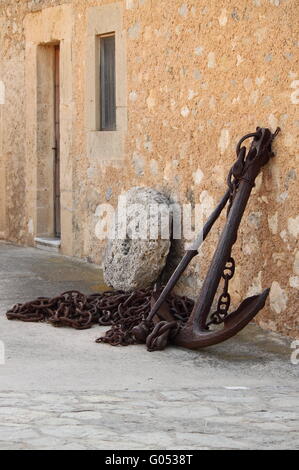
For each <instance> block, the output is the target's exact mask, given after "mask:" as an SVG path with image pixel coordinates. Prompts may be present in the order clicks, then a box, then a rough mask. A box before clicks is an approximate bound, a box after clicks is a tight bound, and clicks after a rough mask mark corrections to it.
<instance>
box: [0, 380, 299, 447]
mask: <svg viewBox="0 0 299 470" xmlns="http://www.w3.org/2000/svg"><path fill="white" fill-rule="evenodd" d="M0 399H1V408H0V421H1V427H0V449H41V448H42V449H53V448H55V449H104V450H106V449H107V450H110V449H111V450H113V449H115V450H122V449H130V450H131V449H160V450H161V449H167V450H170V449H190V450H191V449H273V448H275V449H287V448H289V449H298V448H299V432H298V429H299V420H298V391H297V390H290V389H289V388H284V387H278V388H277V389H276V390H273V389H272V388H271V389H269V388H259V389H255V390H250V389H242V390H240V389H227V388H205V389H198V390H180V391H177V390H175V391H171V390H169V391H165V392H142V391H140V392H136V391H135V392H134V391H132V390H130V391H122V392H115V391H114V392H110V391H109V392H108V391H107V392H106V394H98V393H90V392H86V393H60V394H55V393H37V392H35V393H3V392H2V393H1V394H0Z"/></svg>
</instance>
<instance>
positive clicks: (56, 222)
mask: <svg viewBox="0 0 299 470" xmlns="http://www.w3.org/2000/svg"><path fill="white" fill-rule="evenodd" d="M54 142H55V146H54V149H53V150H54V235H55V237H57V238H60V237H61V221H60V47H59V46H54Z"/></svg>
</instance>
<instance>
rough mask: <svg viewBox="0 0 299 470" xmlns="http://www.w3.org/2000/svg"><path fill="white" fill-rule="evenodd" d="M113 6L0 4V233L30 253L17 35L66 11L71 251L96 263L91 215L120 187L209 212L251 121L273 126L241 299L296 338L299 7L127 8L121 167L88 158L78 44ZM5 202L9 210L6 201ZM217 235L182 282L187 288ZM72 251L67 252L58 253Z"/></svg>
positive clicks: (240, 280) (82, 47) (247, 225)
mask: <svg viewBox="0 0 299 470" xmlns="http://www.w3.org/2000/svg"><path fill="white" fill-rule="evenodd" d="M104 3H114V2H112V1H89V0H73V1H68V2H67V1H25V0H23V1H19V2H15V1H2V2H1V6H0V25H1V31H0V48H1V55H0V81H3V82H4V84H5V88H6V101H5V105H1V104H0V113H1V114H0V116H1V119H2V121H1V124H0V132H1V137H0V142H1V144H0V149H1V152H0V172H1V183H2V185H5V191H4V192H3V191H0V197H1V200H0V232H1V234H2V236H3V237H5V238H7V239H10V240H13V241H15V242H18V243H22V244H33V240H34V235H35V223H34V217H35V216H34V214H32V210H33V209H32V208H30V207H29V206H28V205H26V204H25V203H24V201H26V192H28V191H29V189H30V188H29V187H28V186H29V185H30V183H29V182H28V181H29V179H28V178H29V176H30V172H32V173H33V172H34V167H32V166H30V165H29V167H28V165H26V161H25V159H24V155H25V144H26V108H25V101H26V97H25V96H24V94H25V92H24V90H25V79H26V77H25V33H24V27H23V25H24V18H25V16H26V15H28V14H30V12H33V11H38V10H39V9H41V8H46V7H52V6H53V7H54V6H57V5H60V4H63V5H64V4H71V5H72V7H73V15H72V18H73V19H72V21H73V24H72V38H73V39H72V71H73V73H72V90H73V91H72V106H73V108H72V121H71V123H69V125H70V126H71V135H72V138H71V142H70V148H71V158H72V170H71V177H72V193H71V198H72V208H71V215H70V217H71V224H72V233H69V234H67V236H68V239H69V238H71V243H69V242H68V243H67V245H68V246H70V247H71V254H73V255H75V256H79V257H83V258H86V259H89V260H91V261H94V262H100V261H101V258H102V253H103V246H102V243H101V242H100V241H99V240H97V238H96V236H95V224H96V222H97V219H96V217H95V212H96V208H97V206H98V205H99V204H101V203H104V202H109V203H112V204H116V202H117V197H118V195H119V193H120V190H124V191H125V190H127V189H129V188H130V187H132V186H152V187H154V188H156V189H158V190H160V191H163V192H165V193H167V194H168V195H169V196H171V197H172V199H173V200H175V201H178V202H180V203H188V202H191V203H192V204H195V203H198V202H201V203H202V204H203V205H204V206H205V207H206V208H207V210H209V208H212V207H213V205H214V204H215V203H216V201H217V200H218V199H219V198H220V197H221V195H222V193H223V191H224V190H225V177H226V173H227V171H228V169H229V168H230V166H231V164H232V161H233V159H234V158H235V155H234V148H235V144H236V142H237V141H238V139H239V138H240V136H242V135H243V134H245V133H247V132H249V131H252V130H254V129H255V127H256V126H263V127H270V128H271V129H272V130H274V129H275V128H276V126H277V125H279V126H280V127H281V129H282V132H281V134H280V136H279V137H278V138H277V140H276V142H275V146H274V149H275V152H276V154H277V157H276V158H275V159H274V160H273V161H272V162H271V163H270V164H269V165H268V166H267V167H266V168H265V169H264V171H263V174H262V175H261V177H260V178H259V181H258V184H257V187H256V188H255V189H254V191H253V196H252V198H251V201H250V203H249V206H248V208H247V212H246V214H245V217H244V220H243V224H242V228H241V231H240V236H239V241H238V242H237V244H236V247H235V250H234V254H235V257H236V259H237V260H238V269H237V273H236V277H235V279H234V281H233V285H232V291H233V292H232V293H233V300H234V303H235V304H238V303H239V302H240V301H241V299H242V298H243V297H244V296H246V294H251V293H256V292H260V291H261V290H262V288H263V287H267V286H272V289H271V295H270V302H269V303H268V307H267V308H266V309H265V310H264V311H263V313H262V314H260V315H259V316H258V322H259V323H260V324H261V325H262V326H263V327H266V328H270V329H273V330H278V331H281V332H283V333H285V334H290V335H293V336H297V335H298V319H297V318H298V314H297V309H298V307H297V305H298V289H299V265H298V263H299V247H298V234H299V202H298V201H299V199H298V168H299V157H298V153H297V152H298V130H299V118H298V104H299V77H298V46H299V42H298V21H297V20H296V19H297V18H298V14H299V5H298V2H297V1H296V0H252V1H251V0H250V1H248V0H239V1H238V2H233V1H231V0H219V1H209V2H207V1H200V2H199V1H198V0H189V1H187V0H186V1H184V0H180V1H178V0H168V1H166V0H159V1H158V0H151V1H150V0H126V1H124V2H122V3H123V24H124V26H123V27H124V30H125V33H126V41H127V47H126V49H127V61H126V74H127V106H128V130H127V134H126V145H125V152H124V156H123V160H117V161H113V160H112V161H95V160H94V159H91V158H89V156H88V153H87V150H86V149H87V142H86V128H85V119H86V79H88V77H87V76H86V60H87V59H86V56H87V53H86V44H87V18H88V9H89V8H90V7H91V6H97V5H102V4H104ZM5 201H6V202H5ZM219 229H220V226H219V224H218V225H217V228H216V229H215V231H214V232H213V233H212V234H211V235H210V237H209V243H207V246H206V247H205V249H204V251H203V254H202V256H201V257H200V258H199V259H198V260H195V261H194V262H193V264H192V267H191V268H190V269H189V271H188V273H187V274H186V276H185V278H184V283H183V289H184V291H185V292H187V293H193V294H194V293H195V292H197V291H198V289H199V286H200V280H201V279H202V278H203V276H204V272H205V268H206V265H207V262H208V260H209V258H210V255H211V254H212V251H213V248H214V246H215V243H216V242H217V236H218V233H219ZM65 252H68V251H67V248H66V249H65Z"/></svg>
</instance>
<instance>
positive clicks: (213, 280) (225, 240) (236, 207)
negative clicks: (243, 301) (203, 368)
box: [189, 180, 252, 329]
mask: <svg viewBox="0 0 299 470" xmlns="http://www.w3.org/2000/svg"><path fill="white" fill-rule="evenodd" d="M251 191H252V184H251V183H250V182H248V181H245V180H242V181H241V182H240V185H239V189H238V191H237V194H236V197H235V200H234V203H233V206H232V208H231V210H230V213H229V216H228V219H227V222H226V225H225V227H224V230H223V232H222V235H221V238H220V240H219V243H218V246H217V249H216V251H215V254H214V257H213V259H212V262H211V265H210V268H209V271H208V273H207V276H206V279H205V281H204V283H203V286H202V289H201V293H200V296H199V298H198V301H197V303H196V304H195V306H194V310H193V312H192V315H191V317H190V320H189V324H190V323H192V324H193V326H194V327H197V325H198V326H199V328H200V329H205V325H206V321H207V318H208V315H209V313H210V309H211V306H212V303H213V300H214V297H215V294H216V291H217V289H218V286H219V283H220V280H221V276H222V274H223V270H224V267H225V265H226V262H227V259H228V258H229V256H230V253H231V250H232V247H233V245H234V243H235V242H236V239H237V233H238V229H239V226H240V223H241V220H242V216H243V213H244V211H245V208H246V205H247V202H248V199H249V196H250V194H251Z"/></svg>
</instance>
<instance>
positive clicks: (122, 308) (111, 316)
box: [6, 289, 194, 350]
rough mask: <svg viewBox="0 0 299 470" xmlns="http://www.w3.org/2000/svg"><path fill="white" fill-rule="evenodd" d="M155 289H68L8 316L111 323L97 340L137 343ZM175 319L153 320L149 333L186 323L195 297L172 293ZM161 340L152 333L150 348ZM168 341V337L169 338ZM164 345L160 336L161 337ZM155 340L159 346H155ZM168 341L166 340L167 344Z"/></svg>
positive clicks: (65, 323) (75, 324)
mask: <svg viewBox="0 0 299 470" xmlns="http://www.w3.org/2000/svg"><path fill="white" fill-rule="evenodd" d="M152 294H153V290H152V289H143V290H138V291H134V292H129V293H127V292H122V291H107V292H103V293H98V294H92V295H84V294H82V293H81V292H78V291H68V292H64V293H62V294H61V295H60V296H57V297H53V298H48V297H39V298H38V299H36V300H34V301H32V302H26V303H24V304H16V305H14V306H13V307H12V308H11V309H10V310H9V311H8V312H7V314H6V315H7V318H8V319H9V320H20V321H23V322H47V323H50V324H51V325H53V326H56V327H71V328H75V329H77V330H86V329H88V328H91V327H92V326H93V325H96V324H98V325H100V326H111V328H110V329H109V330H108V331H107V332H106V333H105V334H104V336H102V337H100V338H98V339H97V340H96V342H97V343H108V344H110V345H112V346H120V345H121V346H128V345H130V344H136V343H138V340H137V339H136V337H135V336H134V334H133V331H132V330H133V328H134V327H136V326H138V325H140V323H142V322H143V321H145V319H146V317H147V316H148V314H149V312H150V308H151V298H152ZM167 303H168V305H169V310H170V313H171V315H172V317H173V322H172V323H171V324H169V323H168V322H164V323H165V324H166V325H164V324H163V322H159V323H157V324H155V323H154V322H150V324H149V325H147V331H148V333H149V335H151V334H152V333H154V336H155V335H156V333H159V336H160V335H162V336H163V335H164V337H163V338H166V336H167V338H168V335H169V334H170V333H171V332H172V334H175V332H176V331H177V330H178V328H180V326H181V325H182V324H184V323H185V322H186V321H187V320H188V318H189V316H190V314H191V311H192V309H193V307H194V301H193V300H191V299H189V298H187V297H180V296H178V295H174V294H172V295H170V296H169V299H168V300H167ZM157 341H158V340H155V338H154V337H153V336H151V337H150V339H149V341H148V342H147V344H148V348H149V350H156V349H157V348H158V346H159V345H158V344H157ZM167 342H168V339H167ZM158 343H159V344H160V345H161V340H159V341H158ZM155 344H156V346H157V347H155ZM165 345H166V344H165Z"/></svg>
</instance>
